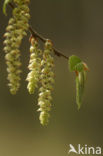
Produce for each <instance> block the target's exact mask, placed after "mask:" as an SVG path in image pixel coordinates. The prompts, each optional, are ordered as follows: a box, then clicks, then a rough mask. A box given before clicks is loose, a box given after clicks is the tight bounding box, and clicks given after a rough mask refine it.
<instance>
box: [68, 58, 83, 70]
mask: <svg viewBox="0 0 103 156" xmlns="http://www.w3.org/2000/svg"><path fill="white" fill-rule="evenodd" d="M81 62H82V61H81V59H80V58H79V57H77V56H75V55H72V56H70V57H69V70H70V71H71V72H72V71H75V69H76V66H77V64H79V63H81Z"/></svg>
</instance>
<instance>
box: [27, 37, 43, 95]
mask: <svg viewBox="0 0 103 156" xmlns="http://www.w3.org/2000/svg"><path fill="white" fill-rule="evenodd" d="M41 53H42V52H41V50H40V49H38V42H37V40H36V39H34V38H33V37H31V47H30V61H29V66H28V68H29V70H30V72H29V73H28V75H27V79H26V80H27V81H28V85H27V89H28V91H29V93H30V94H33V93H34V91H35V88H37V87H38V82H39V78H40V72H41V58H40V56H41Z"/></svg>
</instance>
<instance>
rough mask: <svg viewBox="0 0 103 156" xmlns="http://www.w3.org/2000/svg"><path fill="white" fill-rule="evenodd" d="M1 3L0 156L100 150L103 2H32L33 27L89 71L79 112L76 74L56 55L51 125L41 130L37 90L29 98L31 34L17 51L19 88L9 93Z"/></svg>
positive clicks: (45, 155)
mask: <svg viewBox="0 0 103 156" xmlns="http://www.w3.org/2000/svg"><path fill="white" fill-rule="evenodd" d="M2 4H3V0H2V1H0V40H1V41H0V155H1V156H35V155H36V156H48V155H49V156H58V155H59V156H67V155H68V150H69V144H73V145H74V146H77V144H81V145H85V144H87V145H88V146H94V147H95V146H101V147H102V145H103V133H102V132H103V124H102V120H103V0H31V4H30V9H31V21H30V23H31V24H32V26H33V27H34V28H35V29H36V30H37V31H38V32H39V33H41V34H42V35H43V36H45V37H46V38H50V39H51V40H52V41H53V43H54V45H55V47H56V48H58V49H59V50H61V51H62V52H63V53H64V54H65V55H67V56H70V55H72V54H74V55H77V56H79V57H80V58H82V59H83V60H84V61H85V62H86V63H87V64H88V66H89V68H90V72H89V73H88V80H87V83H86V88H85V96H84V102H83V105H82V107H81V109H80V111H78V110H77V106H76V102H75V74H73V73H70V72H69V70H68V62H67V60H65V59H64V58H58V57H57V56H55V74H56V83H55V90H54V92H53V106H52V112H51V118H50V123H49V125H48V126H47V127H42V126H41V125H40V123H39V120H38V117H39V113H38V112H37V111H36V110H37V109H38V106H37V97H38V94H37V91H36V93H35V95H32V96H31V95H29V94H28V92H27V90H26V83H27V82H25V78H26V75H27V73H28V69H27V64H28V61H29V42H28V38H29V33H28V37H27V38H25V39H24V40H23V44H22V46H21V53H22V56H21V60H22V62H23V65H22V69H23V74H22V83H21V88H20V91H19V92H18V93H17V95H16V96H12V95H10V93H9V89H8V87H7V80H6V77H7V73H6V65H5V60H4V52H3V50H2V49H3V40H4V39H3V34H4V32H5V27H6V25H7V23H8V19H9V17H10V16H11V8H10V7H8V9H7V11H8V17H5V16H4V15H3V13H2Z"/></svg>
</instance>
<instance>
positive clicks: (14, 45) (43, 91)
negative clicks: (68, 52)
mask: <svg viewBox="0 0 103 156" xmlns="http://www.w3.org/2000/svg"><path fill="white" fill-rule="evenodd" d="M13 2H14V3H15V4H16V7H15V8H14V9H13V12H12V18H10V20H9V22H8V26H7V28H6V33H5V34H4V37H5V40H4V45H5V47H4V51H5V59H6V64H7V72H8V77H7V79H8V81H9V82H8V86H9V88H10V92H11V94H16V92H17V91H18V89H19V87H20V79H21V78H20V73H21V72H22V71H21V68H20V66H21V61H20V55H21V54H20V45H21V42H22V39H23V37H24V36H25V35H26V32H27V30H28V28H29V24H28V22H29V18H30V15H29V7H28V3H29V0H13ZM30 43H31V46H30V61H29V65H28V69H29V73H28V75H27V78H26V80H27V81H28V84H27V89H28V91H29V93H30V94H34V92H35V89H36V88H37V87H38V86H39V97H38V105H39V109H38V111H40V117H39V119H40V122H41V124H42V125H47V124H48V120H49V111H50V109H51V100H52V95H51V94H52V93H51V92H52V90H53V86H52V85H53V83H54V72H53V69H52V68H53V66H54V60H53V57H52V52H53V48H52V43H51V41H50V40H46V41H45V45H44V50H41V49H40V48H39V45H38V41H37V39H36V38H34V37H33V36H32V37H31V38H30Z"/></svg>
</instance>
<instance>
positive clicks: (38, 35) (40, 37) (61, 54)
mask: <svg viewBox="0 0 103 156" xmlns="http://www.w3.org/2000/svg"><path fill="white" fill-rule="evenodd" d="M9 5H10V7H11V8H12V9H13V8H14V5H13V4H12V3H9ZM29 31H30V33H31V35H32V36H34V37H37V38H38V39H40V40H41V41H42V42H45V41H46V38H44V37H43V36H42V35H40V34H39V33H38V32H36V31H35V30H34V29H33V28H32V26H30V25H29ZM53 50H54V53H55V55H57V56H59V57H60V56H62V57H63V58H65V59H67V60H68V59H69V58H68V57H67V56H65V55H64V54H63V53H62V52H60V51H59V50H57V49H56V48H54V47H53Z"/></svg>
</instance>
